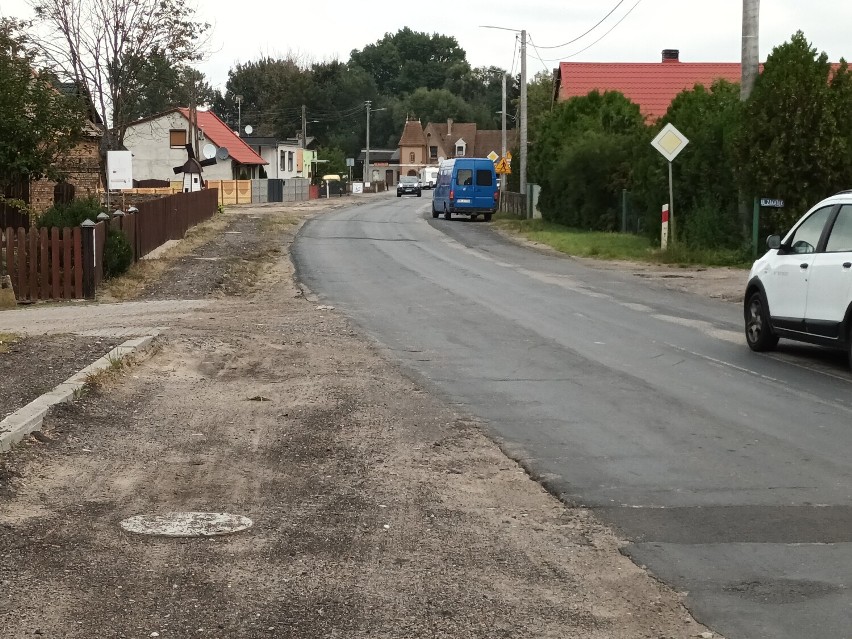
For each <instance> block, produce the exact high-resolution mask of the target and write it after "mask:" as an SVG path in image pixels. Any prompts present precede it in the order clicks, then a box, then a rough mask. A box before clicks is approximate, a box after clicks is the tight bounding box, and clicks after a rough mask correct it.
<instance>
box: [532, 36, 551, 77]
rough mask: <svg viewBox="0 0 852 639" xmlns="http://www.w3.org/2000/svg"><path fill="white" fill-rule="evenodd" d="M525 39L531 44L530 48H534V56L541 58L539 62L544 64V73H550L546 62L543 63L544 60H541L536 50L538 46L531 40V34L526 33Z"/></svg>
mask: <svg viewBox="0 0 852 639" xmlns="http://www.w3.org/2000/svg"><path fill="white" fill-rule="evenodd" d="M527 39H528V40H529V41H530V45H531V46H532V48H533V49H534V50H535V55H536V57H537V58H538V59H539V60H541V64H542V65H543V66H544V71H545V72H546V73H550V68H549V67H548V66H547V64H545V62H544V60H542V58H541V53H539V51H538V47H537V46H535V43H533V41H532V36H531V35H529V34H527Z"/></svg>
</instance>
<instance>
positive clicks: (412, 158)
mask: <svg viewBox="0 0 852 639" xmlns="http://www.w3.org/2000/svg"><path fill="white" fill-rule="evenodd" d="M408 161H409V162H414V152H413V151H412V152H411V153H409V154H408Z"/></svg>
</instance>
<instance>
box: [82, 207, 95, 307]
mask: <svg viewBox="0 0 852 639" xmlns="http://www.w3.org/2000/svg"><path fill="white" fill-rule="evenodd" d="M80 227H81V228H82V234H83V235H82V240H83V297H84V298H86V299H87V300H91V299H94V298H95V269H96V268H97V266H98V252H97V251H96V250H95V223H94V222H92V220H86V221H85V222H83V223H82V224H81V225H80Z"/></svg>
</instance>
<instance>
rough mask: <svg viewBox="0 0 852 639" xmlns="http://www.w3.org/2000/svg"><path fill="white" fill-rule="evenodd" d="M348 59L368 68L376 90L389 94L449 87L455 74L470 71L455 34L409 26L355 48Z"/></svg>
mask: <svg viewBox="0 0 852 639" xmlns="http://www.w3.org/2000/svg"><path fill="white" fill-rule="evenodd" d="M349 61H350V63H351V64H352V65H356V66H359V67H361V68H362V69H364V70H365V71H367V73H369V74H370V75H371V76H372V77H373V78H374V80H375V82H376V87H377V88H378V90H379V92H380V93H382V94H384V95H389V96H390V95H396V96H400V95H401V94H403V93H412V92H413V91H414V90H415V89H418V88H421V87H423V88H426V89H442V88H452V86H451V85H452V83H453V82H454V81H455V79H456V78H459V77H461V76H463V75H464V74H466V73H467V72H469V71H470V65H469V64H468V62H467V54H466V53H465V51H464V49H462V48H461V47H460V46H459V43H458V41H457V40H456V39H455V38H454V37H452V36H444V35H440V34H437V33H433V34H431V35H430V34H428V33H422V32H419V31H413V30H412V29H410V28H409V27H405V28H403V29H400V30H399V31H397V32H396V33H394V34H391V33H386V34H385V36H384V37H383V38H382V39H381V40H379V41H378V42H376V43H374V44H369V45H367V46H366V47H364V48H363V49H361V50H358V49H355V50H354V51H352V52H351V54H350V56H349Z"/></svg>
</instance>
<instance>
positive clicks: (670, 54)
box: [663, 49, 680, 62]
mask: <svg viewBox="0 0 852 639" xmlns="http://www.w3.org/2000/svg"><path fill="white" fill-rule="evenodd" d="M663 62H680V51H679V50H678V49H663Z"/></svg>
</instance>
